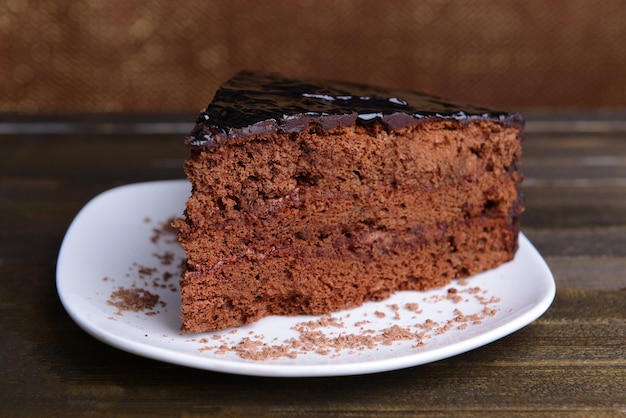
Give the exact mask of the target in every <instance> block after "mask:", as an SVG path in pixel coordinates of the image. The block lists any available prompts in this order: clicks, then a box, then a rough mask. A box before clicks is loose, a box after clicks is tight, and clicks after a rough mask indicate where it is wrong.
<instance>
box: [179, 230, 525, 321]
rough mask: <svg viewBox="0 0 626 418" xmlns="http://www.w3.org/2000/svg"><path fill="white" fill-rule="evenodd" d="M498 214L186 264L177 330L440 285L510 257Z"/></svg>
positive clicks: (332, 307) (320, 309) (321, 310)
mask: <svg viewBox="0 0 626 418" xmlns="http://www.w3.org/2000/svg"><path fill="white" fill-rule="evenodd" d="M504 222H506V221H505V220H502V219H498V220H488V221H480V220H477V221H475V222H474V223H473V224H472V225H469V226H468V225H467V224H463V225H449V226H447V227H446V228H445V229H443V228H436V230H435V228H434V227H433V228H432V229H431V230H424V231H420V233H419V234H415V235H409V236H406V235H402V236H399V235H394V236H389V235H387V237H386V239H385V240H382V241H381V240H378V242H372V245H371V246H370V247H369V248H360V249H359V250H357V251H355V250H353V249H350V246H349V245H342V246H338V247H337V250H336V251H328V249H320V250H319V251H315V250H314V249H312V251H313V252H304V251H298V250H296V249H293V248H292V249H287V250H284V251H279V250H275V251H269V252H267V253H263V254H248V255H247V256H246V255H243V256H240V257H236V258H235V257H233V258H232V259H230V260H224V261H223V263H222V264H221V265H219V266H215V268H214V270H213V271H195V272H194V271H190V272H188V273H187V274H186V276H185V279H184V286H182V295H181V296H182V311H183V317H184V318H185V327H184V330H185V331H188V332H200V331H206V330H211V329H222V328H227V327H230V326H238V325H242V324H247V323H251V322H254V321H256V320H258V319H260V318H262V317H264V316H267V315H295V314H325V313H329V312H332V311H337V310H339V309H347V308H352V307H356V306H359V305H360V304H362V303H363V302H366V301H368V300H381V299H384V298H386V297H388V296H389V295H390V294H391V293H392V292H395V291H400V290H424V289H430V288H433V287H438V286H443V285H445V284H447V283H448V282H449V281H450V280H451V279H453V278H462V277H468V276H469V275H472V274H475V273H478V272H481V271H485V270H487V269H490V268H492V267H494V266H495V265H499V264H501V263H504V262H506V261H508V260H510V257H511V256H510V254H511V252H512V251H514V248H513V244H512V243H513V242H514V241H513V240H514V235H515V234H513V233H512V232H511V233H504V234H502V233H497V232H496V231H502V230H504V228H505V226H504V225H502V224H503V223H504ZM442 229H443V230H442ZM459 230H462V231H464V232H463V233H462V234H459V233H456V232H455V231H459ZM431 236H437V238H436V239H432V238H431Z"/></svg>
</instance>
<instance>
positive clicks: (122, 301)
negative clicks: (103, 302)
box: [107, 287, 159, 314]
mask: <svg viewBox="0 0 626 418" xmlns="http://www.w3.org/2000/svg"><path fill="white" fill-rule="evenodd" d="M158 302H159V295H155V294H153V293H150V292H149V291H147V290H145V289H141V288H130V289H127V288H124V287H118V288H117V290H115V291H113V292H112V293H111V296H110V298H109V300H108V301H107V305H110V306H114V307H116V308H117V309H118V314H120V313H121V312H122V311H131V312H139V311H145V310H151V309H152V308H154V307H155V306H156V304H157V303H158Z"/></svg>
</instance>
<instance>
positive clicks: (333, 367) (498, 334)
mask: <svg viewBox="0 0 626 418" xmlns="http://www.w3.org/2000/svg"><path fill="white" fill-rule="evenodd" d="M163 187H173V188H179V187H181V188H182V187H188V190H191V186H190V184H189V182H188V181H187V180H184V179H175V180H158V181H147V182H138V183H130V184H125V185H120V186H116V187H113V188H110V189H108V190H106V191H104V192H101V193H99V194H98V195H96V196H95V197H93V198H92V199H91V200H89V201H88V202H87V203H86V204H85V205H84V206H83V207H82V208H81V209H80V210H79V211H78V212H77V214H76V215H75V217H74V218H73V219H72V222H71V223H70V225H69V227H68V229H67V231H66V233H65V235H64V237H63V240H62V243H61V246H60V249H59V252H58V257H57V263H56V288H57V294H58V297H59V299H60V301H61V304H62V305H63V307H64V309H65V311H66V312H67V313H68V314H69V316H70V318H71V319H72V320H73V321H74V322H75V323H76V324H77V325H78V326H79V327H80V328H81V329H83V331H85V332H86V333H88V334H89V335H91V336H92V337H94V338H96V339H97V340H99V341H101V342H103V343H105V344H107V345H110V346H112V347H115V348H117V349H120V350H122V351H126V352H128V353H131V354H135V355H138V356H142V357H146V358H150V359H153V360H158V361H162V362H166V363H170V364H176V365H180V366H186V367H191V368H196V369H201V370H207V371H213V372H221V373H231V374H239V375H249V376H264V377H324V376H349V375H363V374H371V373H379V372H385V371H392V370H399V369H404V368H408V367H415V366H420V365H424V364H427V363H431V362H434V361H439V360H443V359H445V358H449V357H452V356H455V355H458V354H462V353H465V352H468V351H472V350H474V349H476V348H479V347H482V346H485V345H488V344H491V343H493V342H494V341H497V340H499V339H501V338H503V337H505V336H507V335H510V334H512V333H514V332H516V331H518V330H520V329H521V328H524V327H525V326H527V325H528V324H530V323H531V322H533V321H535V320H536V319H538V318H539V317H540V316H541V315H543V314H544V313H545V312H546V311H547V310H548V309H549V308H550V306H551V305H552V302H553V301H554V298H555V296H556V282H555V279H554V276H553V274H552V272H551V271H550V268H549V266H548V264H547V263H546V261H545V260H544V258H543V257H542V256H541V254H540V253H539V251H538V250H537V249H536V248H535V247H534V245H533V244H532V243H531V242H530V240H529V239H528V238H527V237H526V236H525V234H524V233H523V232H522V231H520V233H519V248H520V249H521V248H524V250H525V251H529V253H530V255H531V256H532V257H533V259H534V260H533V261H535V262H536V263H537V264H536V266H535V268H538V269H540V270H541V273H542V274H541V275H539V276H540V277H541V278H542V280H541V284H542V285H543V288H542V290H543V291H542V293H541V295H540V297H538V298H537V300H535V301H534V304H533V306H532V307H531V308H530V309H528V310H527V311H526V312H524V313H522V314H521V315H519V316H516V317H514V318H512V319H511V320H509V321H506V322H504V323H503V324H499V325H497V326H495V327H494V328H492V329H490V330H487V331H485V332H482V333H479V334H477V335H474V336H471V337H469V338H468V339H464V340H460V341H455V342H453V343H451V344H448V345H445V346H444V347H439V348H437V349H434V350H430V351H425V352H416V353H414V354H408V355H401V356H398V357H391V358H384V359H377V360H366V361H362V362H348V363H341V364H335V363H329V364H308V365H277V364H273V363H267V362H263V361H239V362H234V361H231V360H228V359H218V358H214V357H201V356H198V355H194V354H190V353H186V352H180V351H176V350H175V349H172V348H165V347H159V346H155V345H152V344H149V343H142V342H138V341H134V340H130V339H127V338H124V337H123V336H120V335H117V334H115V333H112V332H110V331H107V330H105V329H102V328H101V327H99V326H98V325H97V324H96V323H93V322H91V321H89V320H88V319H87V318H85V317H83V316H81V315H80V309H78V308H77V307H76V306H75V305H74V303H73V301H72V300H71V298H70V294H69V293H68V290H66V287H65V286H66V284H67V283H66V282H67V281H68V280H69V279H65V278H64V277H63V270H64V268H65V263H68V256H67V255H66V253H67V251H68V246H69V245H70V243H71V240H72V239H74V238H73V237H74V235H75V230H76V228H78V227H79V226H80V223H81V222H83V218H84V217H85V216H86V215H85V214H89V211H90V210H92V208H93V207H94V206H95V205H97V204H99V203H100V202H102V201H103V200H104V199H106V198H107V197H110V196H112V195H115V194H116V193H119V192H121V191H123V190H127V191H130V190H131V189H144V191H145V190H146V189H148V188H152V189H162V188H163ZM183 203H184V202H183ZM518 251H519V250H518ZM514 261H515V260H513V261H511V263H513V262H514ZM314 317H315V316H314Z"/></svg>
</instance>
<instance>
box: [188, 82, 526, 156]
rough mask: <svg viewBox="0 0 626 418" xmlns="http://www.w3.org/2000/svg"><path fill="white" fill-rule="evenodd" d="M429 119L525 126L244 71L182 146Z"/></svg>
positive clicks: (425, 102)
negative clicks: (316, 127) (315, 127)
mask: <svg viewBox="0 0 626 418" xmlns="http://www.w3.org/2000/svg"><path fill="white" fill-rule="evenodd" d="M432 118H437V119H450V120H456V121H459V122H462V123H467V122H470V121H472V120H475V119H488V120H492V121H496V122H501V123H504V124H507V125H522V124H523V123H524V121H523V118H522V116H521V115H519V114H517V113H507V112H502V111H494V110H489V109H486V108H482V107H477V106H472V105H464V104H459V103H452V102H448V101H444V100H442V99H440V98H438V97H435V96H430V95H426V94H421V93H415V92H408V91H399V90H389V89H382V88H378V87H369V86H364V85H359V84H352V83H344V82H334V81H318V80H296V79H289V78H285V77H282V76H280V75H277V74H269V73H258V72H249V71H243V72H240V73H238V74H236V75H235V76H234V77H233V78H232V79H230V80H229V81H228V82H226V83H225V84H224V85H222V86H221V87H220V89H219V90H218V91H217V93H216V94H215V97H214V99H213V102H211V104H209V106H208V107H207V108H206V109H205V110H203V111H202V113H200V115H199V116H198V119H197V120H196V125H195V127H194V129H193V131H192V132H191V134H190V135H189V136H188V137H187V138H186V139H185V144H186V145H187V146H190V147H204V148H214V147H217V146H219V144H220V143H222V142H224V141H225V140H227V139H228V138H234V137H241V136H244V137H245V136H250V135H261V134H269V133H275V132H299V131H302V130H303V129H306V127H307V126H308V125H309V124H310V123H318V124H319V125H321V126H322V128H324V129H325V130H328V129H332V128H335V127H343V126H350V125H354V124H368V123H373V122H382V123H383V124H385V125H387V126H388V127H389V128H391V129H401V128H404V127H407V126H410V125H414V124H417V123H420V122H422V121H424V120H426V119H432Z"/></svg>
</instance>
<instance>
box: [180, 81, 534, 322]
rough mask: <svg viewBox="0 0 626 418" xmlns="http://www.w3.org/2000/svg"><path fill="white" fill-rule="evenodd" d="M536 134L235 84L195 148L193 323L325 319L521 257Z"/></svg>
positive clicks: (473, 118)
mask: <svg viewBox="0 0 626 418" xmlns="http://www.w3.org/2000/svg"><path fill="white" fill-rule="evenodd" d="M522 129H523V119H522V117H521V116H520V115H519V114H514V113H506V112H500V111H491V110H488V109H484V108H480V107H474V106H466V105H459V104H454V103H449V102H446V101H443V100H441V99H439V98H436V97H433V96H428V95H423V94H417V93H413V92H405V91H392V90H385V89H380V88H374V87H367V86H362V85H356V84H350V83H339V82H327V81H321V82H320V81H311V80H293V79H288V78H284V77H281V76H278V75H275V74H264V73H254V72H241V73H239V74H237V75H235V76H234V77H233V78H232V79H231V80H229V81H228V82H227V83H226V84H224V85H223V86H222V87H221V88H220V89H219V90H218V91H217V93H216V95H215V98H214V100H213V102H212V103H211V104H210V105H209V106H208V107H207V108H206V110H204V111H202V112H201V113H200V115H199V117H198V119H197V122H196V125H195V128H194V129H193V132H192V133H191V135H190V136H189V137H187V138H186V140H185V143H186V145H187V146H189V147H190V149H191V151H190V154H191V155H190V158H189V159H188V161H187V162H186V164H185V171H186V174H187V176H188V178H189V180H190V181H191V184H192V195H191V197H190V198H189V200H188V202H187V206H186V210H185V216H184V219H179V220H177V221H176V223H175V225H176V227H177V228H178V229H179V240H180V243H181V244H182V246H183V248H184V249H185V251H186V253H187V257H188V261H187V266H186V271H185V273H184V277H183V279H182V281H181V298H182V321H183V325H182V328H183V330H184V331H187V332H201V331H210V330H218V329H223V328H227V327H232V326H238V325H242V324H247V323H250V322H253V321H256V320H258V319H260V318H262V317H265V316H267V315H296V314H325V313H329V312H331V311H337V310H341V309H346V308H352V307H356V306H359V305H361V304H362V303H363V302H365V301H369V300H381V299H384V298H387V297H388V296H389V295H390V294H391V293H392V292H395V291H401V290H407V289H413V290H424V289H430V288H434V287H437V286H442V285H445V284H447V283H449V281H450V280H452V279H458V278H464V277H468V276H471V275H473V274H476V273H479V272H482V271H485V270H488V269H491V268H494V267H497V266H499V265H500V264H502V263H504V262H507V261H509V260H511V259H512V258H513V256H514V254H515V251H516V249H517V242H518V241H517V240H518V231H519V218H520V214H521V212H522V210H523V201H522V198H521V195H520V192H519V186H520V182H521V180H522V175H521V174H520V173H519V172H518V169H517V164H518V161H519V158H520V155H521V142H522Z"/></svg>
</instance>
